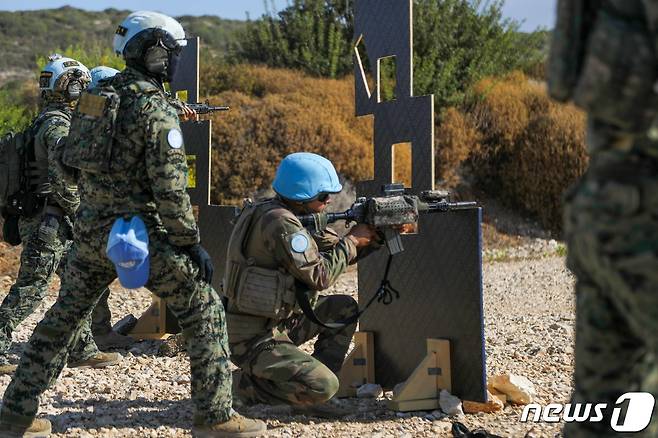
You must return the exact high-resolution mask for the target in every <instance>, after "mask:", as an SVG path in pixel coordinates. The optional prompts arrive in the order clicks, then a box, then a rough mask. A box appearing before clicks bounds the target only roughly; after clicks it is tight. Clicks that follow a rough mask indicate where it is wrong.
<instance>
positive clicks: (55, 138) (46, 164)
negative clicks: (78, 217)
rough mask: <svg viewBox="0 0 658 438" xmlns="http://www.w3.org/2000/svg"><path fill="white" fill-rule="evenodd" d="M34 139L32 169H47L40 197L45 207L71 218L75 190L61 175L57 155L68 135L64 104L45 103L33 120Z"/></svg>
mask: <svg viewBox="0 0 658 438" xmlns="http://www.w3.org/2000/svg"><path fill="white" fill-rule="evenodd" d="M37 123H38V127H37V131H36V132H35V137H34V158H35V161H36V166H37V167H41V168H44V169H45V168H47V169H48V179H47V182H44V183H43V184H41V185H40V187H39V189H38V191H39V192H40V193H48V203H49V204H51V205H56V206H59V207H60V208H61V209H62V210H64V213H65V214H67V215H73V214H74V213H75V211H76V210H77V208H78V205H79V204H80V197H79V196H78V189H77V187H76V186H75V185H74V184H71V183H70V182H69V181H68V179H67V178H66V176H65V175H64V174H63V173H62V167H61V166H60V165H59V162H58V160H57V159H56V157H57V151H58V149H59V148H61V147H63V145H64V143H65V142H64V139H65V138H66V137H67V136H68V135H69V127H70V125H71V109H70V107H69V106H68V105H66V104H64V103H49V104H47V105H46V106H45V107H44V109H43V110H42V111H41V114H39V116H38V117H37Z"/></svg>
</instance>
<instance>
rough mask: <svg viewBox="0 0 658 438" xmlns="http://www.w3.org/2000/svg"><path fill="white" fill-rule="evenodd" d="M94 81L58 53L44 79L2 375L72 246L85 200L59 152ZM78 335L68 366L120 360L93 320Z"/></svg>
mask: <svg viewBox="0 0 658 438" xmlns="http://www.w3.org/2000/svg"><path fill="white" fill-rule="evenodd" d="M90 80H91V78H90V75H89V70H87V67H85V66H84V65H83V64H82V63H80V62H78V61H76V60H75V59H71V58H66V57H63V56H61V55H58V54H54V55H52V56H50V57H49V60H48V63H47V64H46V66H45V67H44V69H43V71H42V72H41V75H40V78H39V88H40V96H41V107H42V108H41V112H40V113H39V115H38V116H37V118H36V119H35V121H34V122H33V124H32V126H31V127H30V130H31V132H32V133H33V139H34V141H33V142H32V143H30V145H28V147H29V148H30V150H29V151H28V153H27V155H28V160H29V163H28V164H29V169H31V171H30V172H29V174H27V175H25V177H26V178H28V179H29V184H28V185H29V186H30V187H31V188H32V190H31V191H30V193H26V194H25V195H24V196H23V198H22V201H21V202H22V204H23V209H22V213H21V215H20V218H19V220H18V226H19V234H20V240H21V241H22V242H23V251H22V252H21V266H20V270H19V273H18V278H17V279H16V283H14V285H13V286H12V287H11V289H10V290H9V293H8V294H7V296H6V297H5V299H4V301H3V302H2V305H1V306H0V374H11V373H12V372H14V370H15V369H16V365H13V364H11V363H9V361H8V358H7V354H8V352H9V348H10V346H11V341H12V332H13V331H14V329H15V328H16V326H17V325H18V324H20V323H21V322H22V321H23V320H24V319H25V318H27V317H28V316H29V315H30V314H32V312H34V310H35V309H36V307H37V306H38V305H39V304H40V303H41V302H42V301H43V298H44V297H45V295H46V292H47V290H48V287H49V285H50V282H51V280H52V278H53V276H54V274H55V273H57V274H60V275H61V274H62V271H63V268H64V263H63V260H65V258H66V253H67V252H68V250H69V248H70V246H71V238H72V237H71V233H72V229H71V224H72V217H73V215H74V213H75V211H76V209H77V207H78V205H79V202H80V198H79V196H78V192H77V187H76V186H75V184H71V183H69V181H68V179H67V178H66V176H65V175H64V174H63V173H62V172H61V167H60V166H59V165H58V164H57V160H56V156H57V155H58V151H59V150H60V149H61V147H62V146H63V144H64V140H65V139H66V137H67V136H68V134H69V126H70V121H71V109H72V107H73V106H74V105H75V104H76V103H77V102H78V99H79V97H80V94H81V93H82V91H83V90H84V89H85V88H86V87H87V84H88V83H89V81H90ZM26 173H27V172H26ZM79 336H80V337H79V342H77V343H76V344H75V347H74V348H73V349H72V350H71V353H70V356H69V366H93V367H103V366H107V365H111V364H114V363H116V362H117V361H118V358H119V356H118V355H117V354H116V353H101V352H99V351H98V348H97V346H96V344H95V343H94V340H93V338H92V337H91V331H90V329H89V323H88V322H85V323H84V325H83V327H82V329H81V332H80V335H79Z"/></svg>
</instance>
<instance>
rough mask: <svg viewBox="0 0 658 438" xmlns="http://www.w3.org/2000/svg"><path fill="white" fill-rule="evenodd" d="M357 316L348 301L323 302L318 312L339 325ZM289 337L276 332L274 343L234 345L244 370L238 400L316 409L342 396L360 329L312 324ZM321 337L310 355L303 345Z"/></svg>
mask: <svg viewBox="0 0 658 438" xmlns="http://www.w3.org/2000/svg"><path fill="white" fill-rule="evenodd" d="M357 310H358V305H357V303H356V301H354V299H353V298H352V297H350V296H347V295H331V296H321V297H320V298H319V299H318V302H317V304H316V306H315V312H316V314H317V315H318V316H319V317H320V320H323V321H328V322H331V321H339V320H341V319H344V318H347V317H349V316H351V315H353V314H354V313H355V312H356V311H357ZM290 325H291V327H290V329H289V330H288V331H287V333H286V332H285V331H278V330H275V332H274V333H273V336H272V337H270V339H268V340H266V341H264V342H260V343H258V344H257V345H253V342H249V341H247V342H242V343H238V344H233V345H231V351H232V352H233V356H232V359H233V361H234V362H235V364H236V365H237V366H239V367H240V368H241V369H242V374H241V378H240V383H239V387H238V395H239V398H240V400H241V401H243V402H245V403H248V404H255V403H266V404H272V405H276V404H290V405H306V406H309V405H314V404H319V403H323V402H325V401H327V400H329V399H330V398H331V397H333V396H334V394H336V392H337V391H338V383H339V382H338V378H337V377H336V373H338V372H339V371H340V368H341V366H342V365H343V361H344V360H345V355H346V353H347V350H348V349H349V346H350V342H351V341H352V335H354V331H355V330H356V323H354V324H352V325H349V326H346V327H343V328H340V329H326V328H324V327H320V326H318V325H316V324H314V323H313V322H311V321H310V320H309V319H308V318H306V317H305V316H304V317H300V318H298V319H294V320H292V322H291V324H290ZM315 336H317V337H318V338H317V340H316V341H315V345H314V352H313V354H312V355H309V354H307V353H305V352H303V351H302V350H300V349H299V348H297V347H298V346H299V345H301V344H303V343H305V342H306V341H309V340H310V339H312V338H314V337H315Z"/></svg>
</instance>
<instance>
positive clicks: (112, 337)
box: [94, 330, 135, 349]
mask: <svg viewBox="0 0 658 438" xmlns="http://www.w3.org/2000/svg"><path fill="white" fill-rule="evenodd" d="M94 341H95V342H96V345H97V346H98V348H102V349H108V348H128V347H130V346H131V345H132V344H134V343H135V340H134V339H133V338H131V337H130V336H125V335H121V334H119V333H117V332H115V331H114V330H110V331H109V332H107V333H106V334H104V335H96V336H94Z"/></svg>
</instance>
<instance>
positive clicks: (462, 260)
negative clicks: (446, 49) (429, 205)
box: [354, 0, 487, 401]
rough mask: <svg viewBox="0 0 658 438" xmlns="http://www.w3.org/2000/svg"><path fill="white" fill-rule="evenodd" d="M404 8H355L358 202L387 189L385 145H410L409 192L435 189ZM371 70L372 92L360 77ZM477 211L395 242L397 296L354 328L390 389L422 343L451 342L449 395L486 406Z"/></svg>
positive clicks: (367, 264) (369, 263) (369, 271)
mask: <svg viewBox="0 0 658 438" xmlns="http://www.w3.org/2000/svg"><path fill="white" fill-rule="evenodd" d="M412 8H413V2H412V0H355V13H354V14H355V35H354V47H355V63H354V64H355V70H354V75H355V99H356V102H355V104H356V115H357V116H364V115H373V116H374V149H375V154H374V159H375V168H374V179H373V180H372V181H364V182H362V183H360V184H359V185H358V189H357V190H358V192H359V196H373V195H377V194H379V193H380V191H381V188H382V186H383V185H384V184H389V183H392V182H394V181H393V175H394V171H393V164H394V163H393V145H396V144H400V143H410V144H411V158H412V163H411V164H412V165H411V169H412V175H411V188H410V189H408V192H409V193H413V194H419V193H420V192H421V191H423V190H432V189H434V100H433V96H420V97H415V96H414V95H413V80H412V79H413V47H412V39H413V38H412V36H413V23H412V17H413V13H412V11H413V10H412ZM392 57H394V59H395V73H394V76H395V88H394V96H395V97H394V99H392V100H388V101H385V100H384V99H383V98H382V96H383V94H384V93H383V92H382V86H381V83H382V81H381V74H382V73H381V70H382V69H381V65H382V62H383V61H384V60H386V59H390V58H392ZM368 67H369V70H370V71H371V72H373V75H372V76H374V82H375V84H374V87H373V89H371V88H370V87H371V86H372V85H369V83H368V73H367V70H368ZM481 216H482V214H481V209H480V208H473V209H470V210H465V211H458V212H445V213H433V214H429V215H425V216H423V217H421V220H420V224H419V233H418V234H415V235H409V236H403V245H404V247H405V252H404V253H402V254H400V255H396V256H395V257H394V259H393V262H392V267H391V275H390V277H389V279H390V280H391V284H392V285H393V287H395V288H396V289H397V290H398V291H399V292H400V298H399V299H397V300H395V301H394V302H393V303H391V304H390V305H383V304H381V303H377V304H375V305H373V307H371V309H370V310H368V311H367V312H366V313H365V314H364V315H363V317H362V318H361V320H360V323H359V324H360V325H359V330H360V331H365V332H372V333H374V346H375V379H376V381H377V383H379V384H381V385H383V386H384V387H388V388H391V387H393V386H395V385H396V384H398V383H401V382H403V381H405V380H406V379H407V378H408V377H409V376H410V375H411V373H412V372H413V371H414V369H415V368H416V367H417V366H418V365H419V364H420V362H421V361H422V360H423V358H424V357H425V355H426V353H427V350H426V339H428V338H434V339H447V340H449V341H450V348H451V352H450V357H451V374H452V392H453V393H454V394H455V395H457V396H459V397H460V398H462V399H466V400H473V401H486V398H487V392H486V368H485V351H484V323H483V303H482V260H481V249H482V248H481V247H482V245H481V219H482V217H481ZM387 258H388V254H386V253H385V252H384V251H380V252H378V253H376V254H373V255H371V256H370V257H368V258H366V259H364V260H362V261H360V262H359V267H358V268H359V269H358V272H359V274H358V276H359V303H360V305H361V306H363V305H365V303H367V302H368V301H369V300H370V298H371V297H372V296H373V294H374V293H375V291H376V290H377V289H378V288H379V285H380V282H381V281H382V277H383V275H384V270H385V267H386V261H387Z"/></svg>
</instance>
